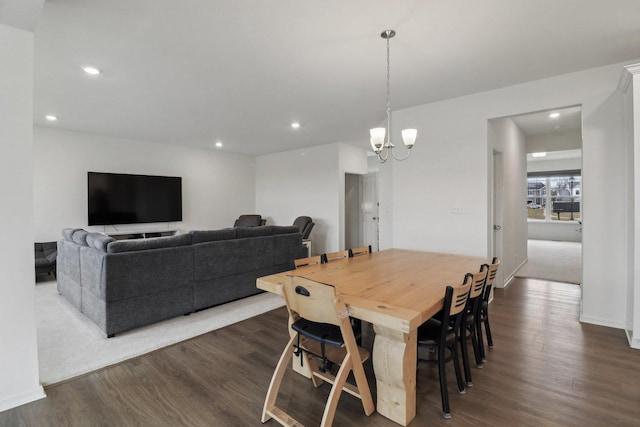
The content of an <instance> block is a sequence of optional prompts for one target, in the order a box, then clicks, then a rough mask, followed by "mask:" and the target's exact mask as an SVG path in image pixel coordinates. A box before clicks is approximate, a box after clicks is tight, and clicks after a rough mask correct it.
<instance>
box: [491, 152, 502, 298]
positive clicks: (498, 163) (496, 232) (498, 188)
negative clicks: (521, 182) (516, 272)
mask: <svg viewBox="0 0 640 427" xmlns="http://www.w3.org/2000/svg"><path fill="white" fill-rule="evenodd" d="M502 160H503V158H502V153H500V152H498V151H494V152H493V218H492V219H493V248H492V256H494V257H498V258H500V259H502V241H503V239H504V232H503V230H502V222H503V218H504V213H503V212H504V202H503V194H504V193H503V191H504V190H503V188H504V173H503V169H504V165H503V163H502ZM503 265H504V264H503ZM494 283H495V287H497V288H503V287H504V276H503V274H502V269H501V268H499V269H498V272H497V273H496V280H495V282H494Z"/></svg>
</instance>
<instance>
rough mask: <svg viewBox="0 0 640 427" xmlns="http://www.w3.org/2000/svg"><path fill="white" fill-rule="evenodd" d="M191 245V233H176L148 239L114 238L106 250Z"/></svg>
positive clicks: (117, 250) (125, 250)
mask: <svg viewBox="0 0 640 427" xmlns="http://www.w3.org/2000/svg"><path fill="white" fill-rule="evenodd" d="M188 245H191V234H178V235H176V236H170V237H154V238H150V239H133V240H116V241H114V242H110V243H108V244H107V252H108V253H110V254H115V253H119V252H134V251H145V250H148V249H162V248H175V247H178V246H188Z"/></svg>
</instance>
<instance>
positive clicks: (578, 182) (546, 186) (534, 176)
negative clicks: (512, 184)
mask: <svg viewBox="0 0 640 427" xmlns="http://www.w3.org/2000/svg"><path fill="white" fill-rule="evenodd" d="M581 190H582V176H581V174H580V171H563V172H555V173H554V172H545V173H540V172H536V173H530V174H528V177H527V218H528V219H531V220H542V221H548V222H553V221H577V220H580V209H581V203H580V202H581V193H582V191H581Z"/></svg>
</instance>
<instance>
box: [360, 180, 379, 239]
mask: <svg viewBox="0 0 640 427" xmlns="http://www.w3.org/2000/svg"><path fill="white" fill-rule="evenodd" d="M377 179H378V176H377V174H375V173H369V174H366V175H364V176H363V177H362V181H361V182H362V191H361V194H362V204H361V216H360V217H361V218H362V238H363V242H362V245H371V250H372V251H373V252H377V251H378V189H377Z"/></svg>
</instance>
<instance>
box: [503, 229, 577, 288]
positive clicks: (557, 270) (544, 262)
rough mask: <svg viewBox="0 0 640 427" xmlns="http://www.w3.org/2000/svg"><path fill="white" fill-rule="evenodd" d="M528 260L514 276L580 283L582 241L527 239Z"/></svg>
mask: <svg viewBox="0 0 640 427" xmlns="http://www.w3.org/2000/svg"><path fill="white" fill-rule="evenodd" d="M527 257H528V260H527V262H526V263H525V264H524V266H522V267H521V268H520V269H519V270H518V271H517V272H516V274H515V276H516V277H529V278H533V279H543V280H551V281H554V282H566V283H576V284H580V283H582V243H580V242H557V241H551V240H529V241H528V242H527Z"/></svg>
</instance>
